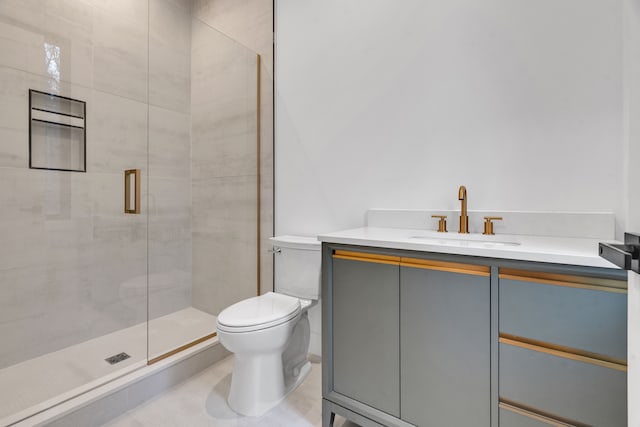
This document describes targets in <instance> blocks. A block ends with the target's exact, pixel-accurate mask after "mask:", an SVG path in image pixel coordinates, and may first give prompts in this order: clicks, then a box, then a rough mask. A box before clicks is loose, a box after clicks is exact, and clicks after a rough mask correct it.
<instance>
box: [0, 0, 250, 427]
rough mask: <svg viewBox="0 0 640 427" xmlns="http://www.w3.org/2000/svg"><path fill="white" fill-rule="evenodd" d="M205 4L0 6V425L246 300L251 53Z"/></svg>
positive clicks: (139, 363)
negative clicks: (214, 20)
mask: <svg viewBox="0 0 640 427" xmlns="http://www.w3.org/2000/svg"><path fill="white" fill-rule="evenodd" d="M208 3H211V1H206V0H198V1H195V2H192V1H189V0H116V1H108V2H107V1H92V0H55V1H54V0H2V1H1V2H0V236H1V242H2V244H1V245H0V343H1V344H0V426H5V425H11V424H13V423H16V422H18V421H20V420H24V419H26V418H28V417H29V416H31V415H33V414H35V413H37V412H40V411H43V410H45V409H47V408H50V407H52V406H55V405H56V404H58V403H60V402H62V401H65V400H68V399H70V398H72V397H74V396H78V395H80V394H82V393H83V392H85V391H87V390H90V389H92V388H95V387H96V386H99V385H101V384H104V383H106V382H108V381H111V380H113V379H115V378H119V377H121V376H123V375H126V374H128V373H130V372H131V371H134V370H137V369H140V368H142V367H144V366H146V365H147V364H153V363H155V362H157V361H159V360H162V359H163V358H165V357H168V356H169V355H172V354H174V353H176V352H178V351H180V350H182V349H184V348H187V347H189V346H191V345H194V344H195V343H199V342H202V341H204V340H207V339H210V338H211V337H212V336H213V335H214V333H215V320H216V315H217V314H218V313H219V312H220V310H222V309H223V308H224V307H226V306H228V305H230V304H232V303H233V302H236V301H238V300H240V299H243V298H247V297H249V296H252V295H255V294H256V293H257V292H258V290H259V263H260V261H259V258H260V253H259V249H258V248H259V240H260V239H259V233H260V212H259V208H260V203H259V200H260V178H259V176H260V174H259V171H260V164H259V162H260V156H259V153H260V137H259V135H260V126H259V123H260V68H261V67H260V57H259V56H258V55H257V54H256V53H255V52H253V51H251V50H250V49H248V48H246V47H244V46H243V45H241V44H240V43H238V42H236V41H234V40H233V39H231V38H229V37H227V36H226V35H224V34H222V33H221V32H219V31H217V30H216V29H215V28H213V27H212V26H211V25H210V23H209V22H207V21H206V19H205V18H203V16H204V15H206V14H203V13H201V12H202V10H203V9H206V8H207V7H209V4H208ZM30 91H33V92H30ZM30 93H31V95H30ZM34 94H35V95H34ZM82 106H84V110H82V108H81V107H82ZM34 164H36V165H37V166H38V168H34ZM30 166H31V167H30ZM136 199H137V200H136ZM136 202H137V204H136Z"/></svg>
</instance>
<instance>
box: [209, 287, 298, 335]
mask: <svg viewBox="0 0 640 427" xmlns="http://www.w3.org/2000/svg"><path fill="white" fill-rule="evenodd" d="M299 312H300V300H299V299H298V298H294V297H290V296H288V295H283V294H276V293H273V292H268V293H266V294H264V295H260V296H258V297H253V298H248V299H246V300H243V301H240V302H238V303H236V304H233V305H232V306H229V307H227V308H225V309H224V310H222V312H221V313H220V314H219V315H218V324H219V325H222V326H227V327H232V328H246V327H264V326H267V325H273V324H279V323H281V322H282V321H286V320H288V319H290V318H292V317H295V316H296V315H297V314H298V313H299Z"/></svg>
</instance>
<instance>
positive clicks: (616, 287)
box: [498, 268, 627, 294]
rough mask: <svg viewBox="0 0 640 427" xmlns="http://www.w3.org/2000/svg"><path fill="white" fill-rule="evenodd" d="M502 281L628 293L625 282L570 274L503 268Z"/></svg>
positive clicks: (501, 271)
mask: <svg viewBox="0 0 640 427" xmlns="http://www.w3.org/2000/svg"><path fill="white" fill-rule="evenodd" d="M498 277H499V278H500V279H509V280H519V281H524V282H534V283H542V284H545V285H555V286H565V287H569V288H579V289H589V290H592V291H604V292H614V293H619V294H626V293H627V282H626V281H624V280H614V279H602V278H597V277H586V276H573V275H569V274H555V273H544V272H539V271H526V270H515V269H511V268H501V269H500V272H499V276H498Z"/></svg>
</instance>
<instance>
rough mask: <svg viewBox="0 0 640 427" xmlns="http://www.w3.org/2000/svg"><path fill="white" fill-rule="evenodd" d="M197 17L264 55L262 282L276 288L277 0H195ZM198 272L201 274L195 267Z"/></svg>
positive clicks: (261, 175) (262, 86) (262, 102)
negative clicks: (273, 249) (272, 239)
mask: <svg viewBox="0 0 640 427" xmlns="http://www.w3.org/2000/svg"><path fill="white" fill-rule="evenodd" d="M193 14H194V17H196V18H197V19H199V20H201V21H202V22H204V23H206V24H207V25H209V26H210V27H211V28H214V29H216V30H217V31H218V32H220V33H222V34H224V35H226V36H228V37H229V38H231V39H233V40H235V41H236V42H237V43H238V44H240V45H243V46H246V47H247V48H248V49H249V50H251V51H253V52H255V53H257V54H258V55H260V172H259V173H260V248H259V250H260V258H261V261H260V284H261V292H262V293H264V292H267V291H270V290H272V289H273V255H272V254H270V253H269V252H267V251H268V250H269V249H270V248H271V245H270V243H269V240H268V239H269V237H271V236H273V1H272V0H194V2H193ZM194 274H197V273H196V272H195V270H194Z"/></svg>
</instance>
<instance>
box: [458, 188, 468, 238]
mask: <svg viewBox="0 0 640 427" xmlns="http://www.w3.org/2000/svg"><path fill="white" fill-rule="evenodd" d="M458 200H460V201H462V209H461V210H460V230H459V231H458V233H463V234H469V216H468V215H467V188H466V187H465V186H464V185H461V186H460V188H459V189H458Z"/></svg>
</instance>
